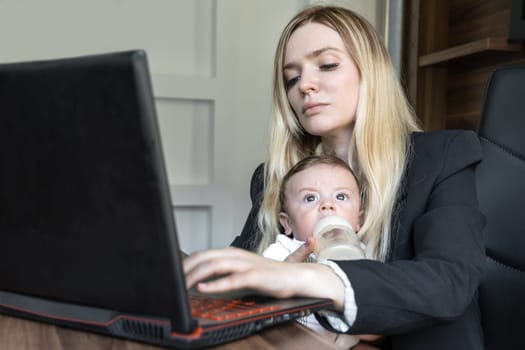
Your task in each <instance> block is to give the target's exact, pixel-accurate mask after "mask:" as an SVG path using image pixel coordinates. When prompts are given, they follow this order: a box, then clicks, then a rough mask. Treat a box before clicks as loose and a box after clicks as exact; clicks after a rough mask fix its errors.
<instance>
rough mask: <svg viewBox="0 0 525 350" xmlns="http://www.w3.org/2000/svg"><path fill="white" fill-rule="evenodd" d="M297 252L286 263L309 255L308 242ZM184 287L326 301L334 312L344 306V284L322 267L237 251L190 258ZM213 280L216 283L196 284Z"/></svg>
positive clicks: (218, 252)
mask: <svg viewBox="0 0 525 350" xmlns="http://www.w3.org/2000/svg"><path fill="white" fill-rule="evenodd" d="M308 242H309V243H310V244H305V245H303V246H302V247H301V248H299V249H298V250H297V251H296V253H294V255H292V256H291V257H290V259H294V257H297V259H298V260H299V259H300V258H303V259H304V256H307V255H308V254H309V253H310V252H312V250H313V247H312V242H313V241H310V240H309V241H308ZM184 273H185V275H186V284H187V287H188V288H190V287H191V286H193V285H194V284H197V289H198V291H200V292H203V293H217V292H226V291H231V290H239V289H244V288H248V289H254V290H257V291H259V292H261V293H264V294H266V295H269V296H273V297H276V298H288V297H292V296H303V297H316V298H326V299H331V300H333V301H334V306H335V308H336V309H337V310H342V308H343V303H344V284H343V282H342V281H341V280H340V279H339V277H337V275H336V274H335V273H333V271H332V270H331V269H330V268H329V267H328V266H325V265H322V264H314V263H302V262H290V261H287V262H280V261H276V260H272V259H268V258H264V257H262V256H260V255H257V254H255V253H252V252H248V251H246V250H244V249H238V248H232V247H230V248H223V249H214V250H207V251H202V252H198V253H193V254H191V255H190V256H189V257H188V258H186V259H185V260H184ZM213 276H219V277H218V278H217V279H214V280H211V281H207V282H199V281H202V280H205V279H208V278H210V277H213Z"/></svg>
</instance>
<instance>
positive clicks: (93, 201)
mask: <svg viewBox="0 0 525 350" xmlns="http://www.w3.org/2000/svg"><path fill="white" fill-rule="evenodd" d="M0 167H1V169H0V312H1V313H4V314H8V315H13V316H18V317H24V318H30V319H33V320H38V321H44V322H50V323H54V324H57V325H61V326H68V327H73V328H79V329H83V330H87V331H93V332H98V333H104V334H107V335H111V336H116V337H121V338H127V339H132V340H136V341H141V342H146V343H152V344H158V345H164V346H169V347H175V348H200V347H205V346H210V345H213V344H218V343H223V342H226V341H230V340H233V339H237V338H241V337H244V336H247V335H249V334H251V333H253V332H255V331H258V330H260V329H261V328H264V327H266V326H269V325H273V324H276V323H280V322H285V321H288V320H291V319H293V318H296V317H299V316H303V315H307V314H309V313H311V312H313V311H316V310H319V309H321V308H328V307H330V306H331V302H330V301H328V300H318V299H289V300H275V299H271V298H265V297H262V296H248V297H246V296H243V297H240V296H238V297H237V298H236V300H235V301H226V302H225V301H220V302H219V301H216V300H215V299H213V298H208V297H203V296H202V295H201V296H194V295H190V294H191V293H189V292H188V291H187V290H186V288H185V283H184V275H183V273H182V265H181V262H182V256H181V255H182V254H181V253H180V250H179V245H178V240H177V231H176V228H175V222H174V217H173V208H172V205H171V199H170V190H169V187H168V184H167V180H166V173H165V167H164V159H163V154H162V148H161V142H160V138H159V131H158V125H157V118H156V114H155V107H154V100H153V97H152V89H151V83H150V76H149V72H148V65H147V59H146V54H145V52H144V51H141V50H135V51H127V52H117V53H108V54H100V55H91V56H84V57H74V58H64V59H54V60H47V61H37V62H23V63H10V64H1V65H0ZM252 298H253V299H252ZM193 299H198V300H197V301H196V302H197V303H198V306H196V307H194V308H193V309H192V307H191V306H190V301H193ZM216 304H221V305H222V306H220V307H219V308H218V309H217V308H216V307H215V306H217V305H216ZM217 310H218V311H217Z"/></svg>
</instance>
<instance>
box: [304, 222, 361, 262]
mask: <svg viewBox="0 0 525 350" xmlns="http://www.w3.org/2000/svg"><path fill="white" fill-rule="evenodd" d="M313 234H314V237H315V250H314V253H315V255H316V256H317V259H318V260H326V259H333V260H355V259H364V258H365V253H364V252H363V249H361V245H360V241H359V239H358V238H357V234H356V233H355V232H354V229H353V228H352V225H350V224H349V223H348V222H347V221H346V220H345V219H343V218H342V217H340V216H336V215H330V216H326V217H324V218H322V219H321V220H319V221H318V222H317V224H316V225H315V227H314V232H313Z"/></svg>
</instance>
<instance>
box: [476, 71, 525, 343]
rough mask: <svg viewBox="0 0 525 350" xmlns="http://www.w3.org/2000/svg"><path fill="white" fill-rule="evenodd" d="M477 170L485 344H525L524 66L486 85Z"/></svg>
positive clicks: (494, 75)
mask: <svg viewBox="0 0 525 350" xmlns="http://www.w3.org/2000/svg"><path fill="white" fill-rule="evenodd" d="M478 135H479V138H480V142H481V145H482V147H483V154H484V158H483V161H482V162H481V164H480V165H479V167H478V170H477V173H476V186H477V190H478V196H479V202H480V209H481V211H482V212H483V213H484V214H485V216H486V219H487V226H486V228H485V239H486V251H487V265H486V271H485V275H484V278H483V280H482V283H481V286H480V289H479V292H480V308H481V315H482V323H483V332H484V336H485V348H486V349H487V350H495V349H525V65H513V66H506V67H501V68H498V69H496V70H495V71H494V72H493V73H492V75H491V77H490V79H489V81H488V84H487V87H486V90H485V98H484V105H483V110H482V113H481V117H480V121H479V125H478Z"/></svg>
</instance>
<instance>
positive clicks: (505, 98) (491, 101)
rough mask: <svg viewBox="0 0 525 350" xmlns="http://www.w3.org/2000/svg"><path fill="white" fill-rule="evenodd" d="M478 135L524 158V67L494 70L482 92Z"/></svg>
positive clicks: (506, 67) (514, 66) (515, 66)
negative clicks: (482, 102)
mask: <svg viewBox="0 0 525 350" xmlns="http://www.w3.org/2000/svg"><path fill="white" fill-rule="evenodd" d="M484 101H485V103H484V105H483V110H482V113H481V117H480V121H479V125H478V134H479V136H480V137H481V138H486V139H488V140H490V141H492V142H494V143H496V144H498V145H500V146H501V147H503V148H505V149H506V150H508V151H509V152H511V153H513V154H514V155H516V156H518V157H519V158H522V159H525V151H524V150H523V147H522V146H519V145H520V144H523V138H524V137H525V134H524V131H525V65H511V66H505V67H501V68H498V69H496V70H495V71H494V72H493V74H492V76H491V77H490V80H489V82H488V84H487V87H486V90H485V98H484Z"/></svg>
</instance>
